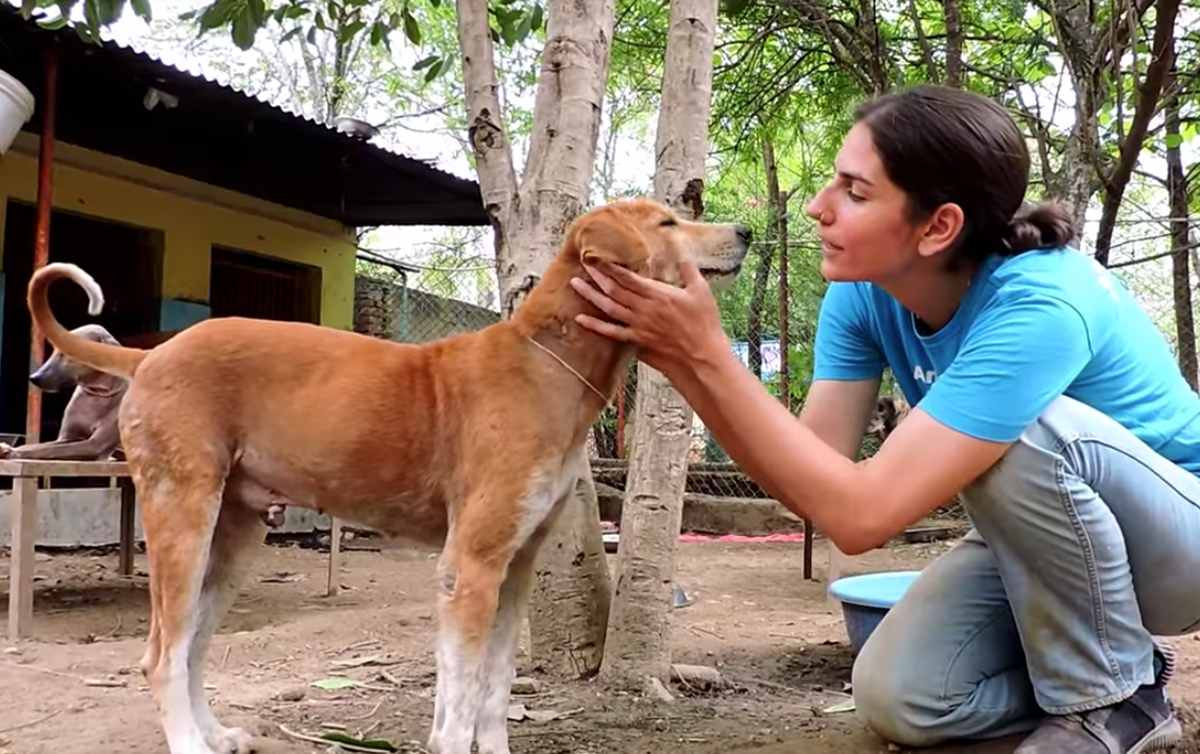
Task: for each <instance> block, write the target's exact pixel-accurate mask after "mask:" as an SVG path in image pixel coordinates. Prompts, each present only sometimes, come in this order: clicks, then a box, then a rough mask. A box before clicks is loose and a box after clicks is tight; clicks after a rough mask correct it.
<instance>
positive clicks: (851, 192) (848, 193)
mask: <svg viewBox="0 0 1200 754" xmlns="http://www.w3.org/2000/svg"><path fill="white" fill-rule="evenodd" d="M846 196H848V197H850V201H852V202H861V201H865V200H866V198H867V197H865V196H863V195H861V194H856V193H854V190H853V189H846Z"/></svg>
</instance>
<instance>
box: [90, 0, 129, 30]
mask: <svg viewBox="0 0 1200 754" xmlns="http://www.w3.org/2000/svg"><path fill="white" fill-rule="evenodd" d="M96 5H97V7H98V8H99V10H100V24H101V25H102V26H108V25H109V24H114V23H116V22H117V20H118V19H120V18H121V11H122V10H124V9H125V0H98V2H97V3H96Z"/></svg>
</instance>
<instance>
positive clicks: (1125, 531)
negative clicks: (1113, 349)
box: [853, 397, 1200, 746]
mask: <svg viewBox="0 0 1200 754" xmlns="http://www.w3.org/2000/svg"><path fill="white" fill-rule="evenodd" d="M962 501H963V505H964V507H965V508H966V510H967V513H968V514H969V515H970V517H971V521H972V523H973V524H974V529H973V530H972V531H971V532H970V533H969V534H968V535H967V536H966V538H964V539H963V541H962V542H960V543H959V544H958V545H956V546H955V547H954V549H952V550H951V551H949V552H947V553H946V554H945V555H943V556H942V557H941V558H939V559H937V560H936V561H934V562H933V563H931V564H930V565H929V566H928V567H927V568H925V570H924V571H923V572H922V574H921V576H920V577H919V578H918V579H917V581H916V582H915V583H914V584H913V586H912V587H911V588H910V590H909V591H908V593H907V594H905V596H904V598H903V599H902V600H900V602H899V603H897V604H896V606H895V607H894V608H893V609H892V610H891V611H890V612H889V613H888V615H887V616H886V617H885V618H884V620H883V622H882V623H880V624H879V627H878V628H877V629H876V630H875V632H874V633H873V634H872V635H871V638H870V639H869V640H868V641H867V643H866V646H864V647H863V650H862V652H861V653H860V654H859V656H858V658H857V660H856V661H855V665H854V678H853V681H854V699H855V703H856V706H857V708H858V711H859V714H860V716H861V717H862V718H863V719H864V720H865V722H866V723H867V724H868V725H869V726H870V727H871V728H872V729H874V730H875V732H876V733H878V734H879V735H881V736H883V737H884V738H886V739H889V740H892V741H896V742H897V743H901V744H906V745H909V746H923V745H931V744H936V743H939V742H942V741H946V740H951V739H961V738H988V737H994V736H1001V735H1006V734H1010V733H1017V732H1021V731H1025V730H1029V729H1031V728H1033V727H1034V726H1035V725H1036V724H1037V722H1038V720H1039V719H1040V718H1041V717H1042V716H1043V715H1045V714H1046V713H1050V714H1066V713H1070V712H1082V711H1085V710H1090V709H1097V708H1099V707H1104V706H1107V705H1110V704H1113V703H1116V702H1118V701H1121V700H1122V699H1125V698H1126V697H1128V696H1130V695H1132V694H1133V692H1134V691H1136V690H1137V687H1138V686H1139V685H1141V684H1146V683H1150V682H1152V681H1153V677H1154V671H1153V655H1152V652H1153V643H1152V640H1151V635H1152V634H1155V635H1178V634H1183V633H1188V632H1190V631H1193V630H1196V629H1198V628H1200V478H1197V477H1196V476H1194V475H1193V474H1191V473H1190V472H1188V471H1187V470H1185V469H1182V468H1180V467H1179V466H1176V465H1175V464H1173V463H1171V462H1170V461H1168V460H1166V459H1165V458H1163V457H1162V456H1160V455H1158V454H1157V453H1155V452H1154V451H1153V450H1151V449H1150V448H1149V447H1148V446H1147V445H1146V444H1145V443H1143V442H1142V441H1140V440H1138V439H1137V438H1136V437H1134V435H1133V434H1132V433H1131V432H1129V431H1128V430H1126V429H1125V428H1124V427H1122V426H1120V425H1119V424H1117V423H1116V422H1115V421H1113V420H1112V419H1110V418H1109V417H1107V416H1105V415H1104V414H1101V413H1100V412H1098V411H1096V410H1094V409H1092V408H1090V407H1088V406H1086V405H1084V404H1082V403H1079V402H1078V401H1075V400H1072V399H1070V398H1065V397H1064V398H1059V399H1058V400H1056V401H1055V402H1054V403H1052V404H1051V405H1050V407H1049V408H1048V409H1047V410H1046V412H1045V413H1044V414H1043V415H1042V416H1041V417H1040V418H1039V419H1038V420H1037V421H1036V422H1034V424H1033V425H1031V426H1030V427H1029V429H1028V430H1027V431H1026V432H1025V433H1024V435H1022V436H1021V438H1020V439H1019V440H1018V441H1017V442H1016V443H1015V444H1014V445H1013V446H1012V447H1011V448H1010V449H1009V451H1008V452H1007V453H1005V455H1004V457H1003V458H1002V459H1001V460H1000V461H999V462H998V463H997V464H996V465H995V466H994V467H993V468H992V469H991V470H989V471H988V472H987V473H986V474H984V475H983V476H982V477H981V478H980V479H979V480H977V481H976V482H975V483H973V484H972V485H971V486H970V487H968V488H967V489H966V490H964V491H963V494H962Z"/></svg>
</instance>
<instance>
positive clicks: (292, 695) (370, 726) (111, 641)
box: [0, 539, 1200, 754]
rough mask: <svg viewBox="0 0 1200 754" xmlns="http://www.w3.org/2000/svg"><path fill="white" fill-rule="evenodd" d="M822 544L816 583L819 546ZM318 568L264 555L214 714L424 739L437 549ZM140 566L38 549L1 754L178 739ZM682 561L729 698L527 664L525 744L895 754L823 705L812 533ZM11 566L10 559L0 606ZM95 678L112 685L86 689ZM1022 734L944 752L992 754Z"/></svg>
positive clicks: (224, 635) (1182, 701) (8, 680)
mask: <svg viewBox="0 0 1200 754" xmlns="http://www.w3.org/2000/svg"><path fill="white" fill-rule="evenodd" d="M351 544H352V545H368V546H372V547H374V546H377V544H378V543H377V542H375V541H374V540H361V539H360V540H356V541H355V542H353V543H351ZM946 546H947V545H946V544H942V543H931V544H916V545H898V546H893V547H890V548H888V549H886V550H880V551H877V552H875V553H873V554H872V555H871V556H869V557H870V560H871V561H872V562H873V563H875V564H877V565H879V566H882V567H895V568H907V567H914V568H919V567H920V566H921V564H923V563H924V562H927V561H928V560H929V559H930V558H932V557H934V556H936V555H937V554H938V553H940V552H941V551H943V550H944V549H945V547H946ZM815 549H816V557H815V563H816V566H817V576H818V578H823V571H824V565H825V563H826V554H825V551H824V544H823V542H818V543H816V547H815ZM326 563H327V555H326V554H324V553H322V552H319V551H317V550H314V549H308V548H303V547H299V546H295V545H290V546H289V545H282V546H281V545H272V546H269V547H267V548H265V549H264V553H263V556H262V557H261V558H260V559H259V561H258V564H257V566H256V569H255V571H254V573H253V576H252V578H251V579H250V580H249V582H248V583H247V584H246V586H245V588H244V589H243V591H242V593H241V595H240V597H239V599H238V600H237V602H236V604H235V606H234V608H233V611H232V613H231V614H230V615H229V617H228V618H227V619H226V621H225V623H224V625H223V626H222V628H221V629H220V631H219V633H218V635H217V636H216V637H215V638H214V640H213V645H212V649H211V651H210V653H209V663H208V668H209V670H208V675H207V677H206V682H207V683H208V684H209V688H210V694H211V696H212V698H213V700H214V709H215V710H216V713H217V715H218V717H219V718H221V719H222V720H223V721H224V722H225V723H226V724H236V725H242V726H246V727H248V728H250V729H251V730H255V731H256V732H258V733H260V734H261V735H262V736H263V739H262V745H261V747H260V751H262V752H264V754H277V753H279V752H320V751H325V750H328V747H327V746H325V745H318V744H311V743H308V742H304V741H300V740H296V739H294V738H290V737H289V736H288V735H287V734H285V732H284V731H283V730H282V728H281V726H283V727H286V728H287V729H288V730H290V731H294V732H299V733H308V734H313V733H316V734H319V733H320V732H322V731H323V730H331V729H332V728H329V727H323V726H330V725H333V726H343V728H342V729H344V730H345V731H346V732H348V733H350V734H355V735H357V734H363V733H365V734H367V735H368V736H369V737H371V738H385V739H388V740H390V741H391V742H392V743H393V744H395V745H396V746H397V747H398V748H399V750H400V751H404V752H419V751H422V748H421V746H420V742H423V741H424V740H425V737H426V735H427V732H428V726H429V722H430V717H431V715H432V711H433V700H432V694H433V681H434V675H433V671H434V665H433V655H432V646H433V643H432V642H433V635H434V622H435V621H434V601H433V598H434V594H433V584H434V579H433V567H434V560H433V556H432V555H431V554H430V553H427V552H419V551H413V550H406V549H392V548H383V549H380V550H362V551H359V550H353V551H350V552H348V553H347V555H346V557H345V561H344V566H343V568H342V571H341V584H342V585H343V586H344V589H343V590H342V591H341V593H340V594H339V595H338V596H336V597H333V598H327V597H325V596H323V595H324V591H325V574H326ZM137 566H138V569H139V571H140V572H141V573H142V577H141V578H134V579H133V580H123V579H120V578H119V577H118V576H117V573H116V555H115V553H113V552H95V551H90V552H72V553H41V552H39V554H38V562H37V570H36V578H37V583H36V587H37V594H36V597H35V621H34V622H35V637H34V638H33V639H31V640H26V641H22V642H19V643H12V642H6V641H5V640H3V639H0V650H2V651H3V654H0V689H2V693H0V699H2V700H3V703H0V754H50V753H51V752H53V753H54V754H84V753H85V752H86V753H87V754H95V753H97V752H123V753H128V754H150V753H151V752H163V751H165V750H166V747H165V742H164V739H163V737H162V733H161V731H160V728H159V724H158V719H157V715H156V712H155V709H154V704H153V701H152V700H151V697H150V694H149V692H148V691H147V689H146V687H145V685H144V683H143V681H142V678H141V676H140V674H139V673H138V672H137V670H136V665H137V661H138V658H139V657H140V655H141V653H142V651H143V642H144V638H145V635H146V625H147V623H146V621H147V595H146V588H145V579H144V569H145V562H144V558H141V557H139V559H138V562H137ZM678 570H679V573H678V579H677V581H678V583H679V584H680V585H681V586H683V587H684V589H685V590H686V591H687V593H688V594H689V595H690V596H692V597H693V598H694V599H695V602H694V604H692V605H690V606H688V607H685V608H682V609H678V610H676V611H675V612H674V613H673V616H674V621H675V622H674V628H673V631H674V653H675V661H676V662H682V663H692V664H701V665H713V666H717V667H719V669H720V670H721V672H722V673H723V674H724V676H725V678H726V679H727V680H728V681H731V682H732V685H731V686H730V687H729V688H726V689H724V690H722V691H719V692H699V691H696V690H691V691H689V690H688V689H685V688H683V687H680V686H673V687H672V692H673V693H674V694H675V701H674V702H672V703H670V704H665V703H662V702H658V701H651V700H650V699H647V698H643V697H641V696H638V695H621V694H612V693H606V692H604V691H603V690H602V689H601V688H600V687H599V686H598V685H597V684H596V683H594V682H589V681H576V682H562V681H556V680H552V679H547V678H540V677H538V676H537V675H536V673H535V674H534V677H535V678H537V679H538V680H539V681H540V689H539V690H538V691H537V693H535V694H532V695H528V696H521V697H515V698H514V702H519V703H521V704H523V705H524V706H525V708H526V709H527V710H530V711H533V712H547V711H553V712H557V713H559V715H560V716H559V717H558V718H557V719H554V720H551V721H549V722H533V721H529V720H525V721H521V722H513V723H510V731H511V734H512V749H513V752H514V754H558V753H562V754H601V753H604V754H643V753H645V754H652V753H653V754H661V752H663V751H664V750H675V751H686V752H696V753H698V754H717V753H718V752H744V753H746V754H785V753H792V752H805V754H846V753H848V752H887V751H895V750H896V749H895V747H892V748H891V749H889V747H888V745H887V744H885V743H884V742H882V741H880V740H879V739H878V738H876V737H874V736H873V735H871V734H870V733H868V732H867V731H866V730H865V729H864V728H863V726H862V725H861V723H859V721H858V720H857V719H856V717H855V716H854V714H853V713H847V712H829V711H827V710H828V708H830V707H832V706H834V705H837V704H839V703H843V702H845V701H846V700H847V699H848V698H849V697H848V696H847V695H846V694H845V693H844V689H845V684H846V682H848V681H849V679H850V667H851V662H852V658H851V655H850V651H849V648H848V646H847V644H846V639H845V634H844V632H843V628H842V624H841V618H840V612H835V607H834V606H833V605H831V603H829V602H828V601H827V600H826V598H825V594H824V584H823V583H822V581H804V580H803V579H802V578H801V546H800V545H798V544H794V543H769V544H764V543H728V542H716V541H712V542H695V543H684V544H681V545H680V549H679V569H678ZM7 578H8V562H7V556H3V557H0V596H3V600H4V605H7V591H8V584H7ZM2 607H3V606H0V610H2ZM3 619H6V616H4V615H3V613H2V612H0V620H3ZM1175 645H1176V646H1177V647H1178V648H1179V649H1180V651H1181V654H1182V658H1181V660H1182V661H1181V673H1180V674H1179V676H1178V677H1177V680H1176V681H1175V682H1173V684H1172V688H1171V693H1172V697H1173V699H1174V700H1175V703H1176V705H1177V707H1178V708H1179V709H1180V710H1181V714H1182V715H1183V717H1184V723H1185V729H1186V736H1187V738H1186V742H1185V743H1184V744H1183V745H1181V746H1179V747H1177V751H1178V752H1188V753H1193V754H1200V736H1198V731H1200V715H1197V714H1194V713H1193V712H1192V710H1197V711H1200V641H1195V640H1193V639H1192V638H1191V637H1188V638H1183V639H1178V640H1175ZM362 663H369V664H362ZM356 664H357V666H356V667H355V665H356ZM347 666H349V667H347ZM525 670H526V671H528V668H525ZM332 676H341V677H348V678H351V679H354V680H356V681H359V682H360V683H361V684H362V685H359V686H354V687H350V688H346V689H341V690H332V691H325V690H322V689H320V688H317V687H314V686H313V685H311V684H312V682H314V681H318V680H321V679H326V678H329V677H332ZM97 682H100V683H105V684H108V685H102V686H96V685H88V683H97ZM1012 745H1013V744H1012V742H1011V741H1007V742H992V743H989V744H981V745H976V746H972V747H966V748H943V749H938V750H937V751H939V752H942V753H943V754H949V752H971V754H984V753H985V752H987V753H992V752H995V753H999V752H1008V751H1011V749H1012Z"/></svg>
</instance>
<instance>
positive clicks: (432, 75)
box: [425, 60, 446, 84]
mask: <svg viewBox="0 0 1200 754" xmlns="http://www.w3.org/2000/svg"><path fill="white" fill-rule="evenodd" d="M445 62H446V61H444V60H439V61H438V62H436V63H434V64H433V65H431V66H429V70H428V71H426V72H425V83H426V84H428V83H429V82H430V81H433V80H434V79H436V78H437V77H438V74H439V73H441V72H442V66H443V64H444V63H445Z"/></svg>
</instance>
